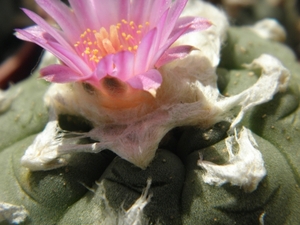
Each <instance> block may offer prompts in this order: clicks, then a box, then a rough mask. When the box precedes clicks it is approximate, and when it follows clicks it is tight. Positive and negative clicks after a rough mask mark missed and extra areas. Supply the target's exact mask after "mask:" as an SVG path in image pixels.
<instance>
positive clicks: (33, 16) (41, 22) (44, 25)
mask: <svg viewBox="0 0 300 225" xmlns="http://www.w3.org/2000/svg"><path fill="white" fill-rule="evenodd" d="M23 11H24V13H25V14H26V15H27V16H28V17H29V18H30V19H32V20H33V21H34V22H35V23H36V24H37V25H39V26H40V27H41V28H42V29H43V30H45V31H46V32H47V33H48V34H50V35H51V36H52V37H53V38H54V39H55V40H56V41H57V42H59V43H60V44H61V45H63V46H65V47H66V48H68V50H70V51H73V48H72V47H71V46H70V45H69V43H68V42H67V41H66V40H65V39H64V37H62V36H61V34H60V33H59V31H58V30H56V29H55V28H53V27H51V26H50V25H49V24H48V23H47V22H46V21H45V20H43V19H42V18H41V17H40V16H38V15H37V14H35V13H34V12H31V11H30V10H27V9H23Z"/></svg>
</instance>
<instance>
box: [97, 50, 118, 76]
mask: <svg viewBox="0 0 300 225" xmlns="http://www.w3.org/2000/svg"><path fill="white" fill-rule="evenodd" d="M113 57H114V55H113V54H110V55H107V56H105V57H104V58H103V59H101V60H100V62H99V63H98V65H97V68H96V70H95V72H94V73H95V74H94V76H95V77H96V78H97V79H98V80H101V79H102V78H103V77H105V76H107V75H111V74H112V73H113V71H114V63H113Z"/></svg>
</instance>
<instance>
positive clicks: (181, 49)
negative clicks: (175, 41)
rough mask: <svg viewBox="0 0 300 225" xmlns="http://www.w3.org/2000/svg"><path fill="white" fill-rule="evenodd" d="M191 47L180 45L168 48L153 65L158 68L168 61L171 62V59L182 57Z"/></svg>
mask: <svg viewBox="0 0 300 225" xmlns="http://www.w3.org/2000/svg"><path fill="white" fill-rule="evenodd" d="M193 49H194V47H193V46H190V45H180V46H176V47H173V48H169V49H168V50H166V51H165V52H164V54H163V55H162V56H161V57H160V58H159V60H158V61H157V62H156V64H155V67H156V68H159V67H161V66H163V65H165V64H167V63H169V62H172V61H173V60H176V59H182V58H184V57H185V56H187V55H188V54H189V53H190V52H191V51H192V50H193Z"/></svg>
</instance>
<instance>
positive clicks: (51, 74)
mask: <svg viewBox="0 0 300 225" xmlns="http://www.w3.org/2000/svg"><path fill="white" fill-rule="evenodd" d="M40 74H41V76H42V77H43V78H44V79H45V80H47V81H50V82H55V83H68V82H74V81H79V80H83V79H84V77H82V76H80V75H79V74H78V73H76V72H74V71H73V70H72V69H70V68H69V67H67V66H63V65H58V64H54V65H50V66H47V67H45V68H42V69H41V70H40Z"/></svg>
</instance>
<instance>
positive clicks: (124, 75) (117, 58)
mask: <svg viewBox="0 0 300 225" xmlns="http://www.w3.org/2000/svg"><path fill="white" fill-rule="evenodd" d="M134 59H135V56H134V53H132V52H129V51H122V52H119V53H117V54H115V55H114V57H113V62H114V66H115V70H114V72H113V73H112V74H111V75H112V76H114V77H117V78H119V79H120V80H122V81H126V80H128V79H129V78H131V77H132V76H133V75H134V70H133V66H134Z"/></svg>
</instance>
